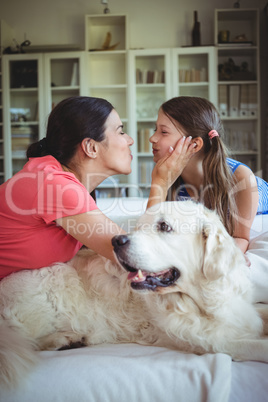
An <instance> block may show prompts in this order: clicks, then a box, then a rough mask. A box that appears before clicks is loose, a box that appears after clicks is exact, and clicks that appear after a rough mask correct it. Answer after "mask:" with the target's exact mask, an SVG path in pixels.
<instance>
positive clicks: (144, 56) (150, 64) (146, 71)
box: [128, 49, 171, 197]
mask: <svg viewBox="0 0 268 402" xmlns="http://www.w3.org/2000/svg"><path fill="white" fill-rule="evenodd" d="M170 63H171V54H170V49H142V50H130V51H129V62H128V64H129V95H130V99H131V102H129V122H130V124H129V134H130V135H131V136H132V137H133V139H134V145H133V146H132V148H133V155H134V158H133V162H132V174H131V176H130V186H131V187H130V191H129V192H130V194H131V195H133V196H143V197H146V196H147V195H148V192H149V186H150V182H151V172H152V169H153V159H152V150H151V145H150V143H149V137H150V136H151V135H152V134H153V130H154V126H155V122H156V119H157V114H158V109H159V107H160V106H161V104H162V103H163V102H164V101H165V100H167V99H168V98H169V97H170V95H171V64H170Z"/></svg>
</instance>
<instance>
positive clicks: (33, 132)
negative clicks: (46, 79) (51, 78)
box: [3, 54, 45, 180]
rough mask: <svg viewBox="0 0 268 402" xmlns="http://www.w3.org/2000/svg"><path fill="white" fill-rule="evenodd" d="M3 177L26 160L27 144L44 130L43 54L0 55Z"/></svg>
mask: <svg viewBox="0 0 268 402" xmlns="http://www.w3.org/2000/svg"><path fill="white" fill-rule="evenodd" d="M3 72H4V76H5V80H4V83H3V84H4V85H3V92H4V113H5V115H4V137H5V138H4V153H5V180H7V179H8V178H10V177H11V176H12V175H13V174H15V173H16V172H18V171H19V170H20V169H21V168H22V167H23V165H24V164H25V163H26V161H27V159H26V150H27V148H28V146H29V145H30V144H31V143H32V142H35V141H37V140H38V139H40V138H42V137H43V136H44V135H45V132H44V102H43V99H44V93H43V90H42V89H43V56H42V55H41V54H35V55H24V54H19V55H10V56H3Z"/></svg>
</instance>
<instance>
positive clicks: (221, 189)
mask: <svg viewBox="0 0 268 402" xmlns="http://www.w3.org/2000/svg"><path fill="white" fill-rule="evenodd" d="M161 109H162V111H163V112H164V113H165V114H166V115H167V116H168V117H171V118H172V119H174V120H175V121H177V122H178V124H179V126H180V128H181V129H182V131H183V132H184V134H185V136H189V135H191V136H192V137H193V139H194V138H196V137H201V138H202V139H203V143H204V146H203V152H204V159H203V172H204V188H203V193H202V194H201V201H202V202H203V204H204V205H205V206H206V207H207V208H209V209H214V210H216V211H217V213H218V214H219V216H220V218H221V220H222V222H223V223H224V225H225V227H226V229H227V231H228V232H229V233H230V234H231V235H232V234H233V232H234V224H235V223H234V216H235V214H236V211H237V208H236V202H235V199H234V196H233V195H232V189H233V187H234V184H235V182H234V178H233V175H232V173H231V171H230V169H229V167H228V165H227V162H226V158H227V149H226V147H225V145H224V144H223V141H222V137H223V134H224V132H223V126H222V122H221V119H220V116H219V113H218V111H217V110H216V108H215V106H214V105H213V104H212V103H211V102H209V101H208V100H206V99H203V98H198V97H190V96H180V97H177V98H173V99H170V100H168V101H167V102H165V103H164V104H163V105H162V106H161ZM211 130H216V131H217V132H218V134H219V136H216V137H214V138H212V139H210V138H209V135H208V133H209V132H210V131H211ZM180 183H181V180H180V178H179V179H178V180H177V181H176V182H175V183H174V184H173V186H172V189H171V194H172V195H171V197H172V198H173V199H174V198H175V197H176V194H177V193H178V188H179V186H180Z"/></svg>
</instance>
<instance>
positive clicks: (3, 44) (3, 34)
mask: <svg viewBox="0 0 268 402" xmlns="http://www.w3.org/2000/svg"><path fill="white" fill-rule="evenodd" d="M13 37H14V35H13V29H12V28H11V27H10V26H9V25H8V24H7V23H6V22H5V21H4V20H0V184H2V183H3V182H4V181H5V162H4V161H5V157H4V155H5V153H4V108H3V98H4V96H3V83H4V79H3V74H2V68H3V63H2V54H3V51H4V49H6V48H7V47H8V46H11V45H12V39H13Z"/></svg>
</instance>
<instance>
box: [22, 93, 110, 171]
mask: <svg viewBox="0 0 268 402" xmlns="http://www.w3.org/2000/svg"><path fill="white" fill-rule="evenodd" d="M113 109H114V108H113V106H112V105H111V103H110V102H108V101H107V100H105V99H102V98H93V97H88V96H75V97H71V98H67V99H64V100H62V101H61V102H60V103H58V104H57V105H56V106H55V108H54V109H53V110H52V112H51V113H50V115H49V118H48V124H47V132H46V137H45V138H43V139H42V140H40V141H37V142H35V143H33V144H31V145H30V146H29V148H28V150H27V158H32V157H38V156H45V155H52V156H54V158H56V159H57V160H58V161H59V162H60V163H62V164H63V165H68V163H69V161H70V160H71V159H72V157H73V156H74V154H75V151H76V149H77V147H78V145H79V144H81V142H82V141H83V139H84V138H92V139H94V140H95V141H98V142H101V141H103V140H104V139H105V135H104V131H105V122H106V120H107V118H108V116H109V114H110V113H111V111H112V110H113Z"/></svg>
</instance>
